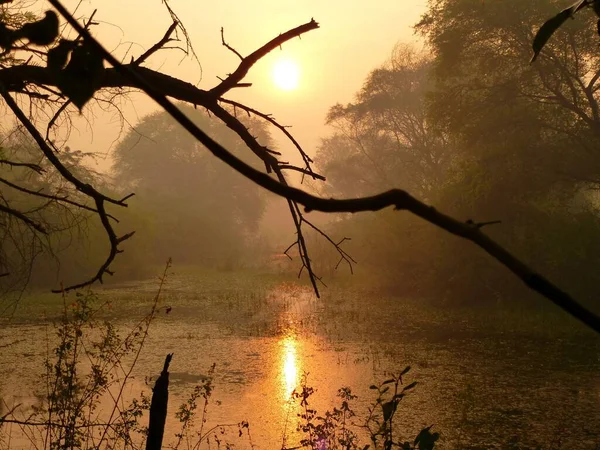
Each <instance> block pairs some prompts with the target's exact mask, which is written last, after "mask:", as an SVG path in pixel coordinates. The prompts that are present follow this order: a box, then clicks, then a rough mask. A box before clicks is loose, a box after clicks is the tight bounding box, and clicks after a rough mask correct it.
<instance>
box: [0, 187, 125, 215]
mask: <svg viewBox="0 0 600 450" xmlns="http://www.w3.org/2000/svg"><path fill="white" fill-rule="evenodd" d="M0 183H4V184H6V185H7V186H9V187H11V188H13V189H16V190H18V191H21V192H23V193H25V194H29V195H33V196H36V197H42V198H46V199H49V200H55V201H57V202H63V203H68V204H69V205H73V206H76V207H77V208H81V209H85V210H87V211H91V212H95V213H97V212H98V211H97V210H95V209H94V208H92V207H90V206H87V205H84V204H83V203H78V202H75V201H73V200H69V199H68V198H67V197H59V196H58V195H51V194H44V193H43V192H40V191H32V190H31V189H27V188H24V187H22V186H19V185H17V184H14V183H12V182H10V181H8V180H5V179H4V178H0ZM107 216H108V217H109V218H111V219H112V220H114V221H115V222H117V223H118V222H119V220H118V219H117V218H116V217H114V216H112V215H110V214H107Z"/></svg>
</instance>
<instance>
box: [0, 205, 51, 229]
mask: <svg viewBox="0 0 600 450" xmlns="http://www.w3.org/2000/svg"><path fill="white" fill-rule="evenodd" d="M0 211H2V212H3V213H6V214H9V215H11V216H13V217H15V218H17V219H19V220H20V221H21V222H24V223H26V224H27V225H29V226H30V227H32V228H33V229H35V230H36V231H39V232H40V233H42V234H48V232H47V231H46V229H45V228H44V227H43V226H42V225H41V224H39V223H38V222H36V221H35V220H33V219H30V218H29V217H27V215H25V214H24V213H22V212H21V211H17V210H16V209H13V208H11V207H9V206H6V205H3V204H2V203H0Z"/></svg>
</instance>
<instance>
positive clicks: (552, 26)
mask: <svg viewBox="0 0 600 450" xmlns="http://www.w3.org/2000/svg"><path fill="white" fill-rule="evenodd" d="M587 5H588V0H579V1H578V2H577V3H574V4H573V5H571V6H570V7H568V8H567V9H563V10H562V11H561V12H559V13H558V14H557V15H555V16H554V17H553V18H551V19H549V20H547V21H546V22H545V23H544V24H543V25H542V26H541V27H540V29H539V30H538V32H537V33H536V35H535V37H534V38H533V44H532V47H533V56H532V58H531V61H530V63H532V62H534V61H535V60H536V58H537V57H538V55H539V54H540V52H541V51H542V49H543V48H544V46H545V45H546V43H547V42H548V39H550V37H552V35H553V34H554V32H555V31H556V30H558V29H559V28H560V27H561V26H562V24H563V23H565V22H566V20H567V19H568V18H570V17H573V14H575V13H576V12H577V11H579V10H580V9H581V8H583V7H584V6H587Z"/></svg>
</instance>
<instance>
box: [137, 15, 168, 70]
mask: <svg viewBox="0 0 600 450" xmlns="http://www.w3.org/2000/svg"><path fill="white" fill-rule="evenodd" d="M178 25H179V23H178V22H177V21H173V23H172V24H171V26H170V27H169V28H168V29H167V32H166V33H165V35H164V36H163V37H162V39H161V40H160V41H158V42H157V43H156V44H154V45H153V46H152V47H150V48H149V49H148V50H146V51H145V52H144V53H142V55H141V56H140V57H139V58H138V59H136V60H135V61H133V62H132V64H133V65H134V66H139V65H141V64H142V63H143V62H144V61H146V60H147V59H148V58H149V57H150V56H152V55H153V54H154V53H156V52H157V51H159V50H160V49H162V48H163V47H164V46H165V45H166V44H168V43H169V42H173V41H174V40H175V39H171V35H172V34H173V32H174V31H175V29H176V28H177V26H178Z"/></svg>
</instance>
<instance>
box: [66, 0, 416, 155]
mask: <svg viewBox="0 0 600 450" xmlns="http://www.w3.org/2000/svg"><path fill="white" fill-rule="evenodd" d="M78 3H79V1H78V0H69V1H67V2H66V3H65V4H66V5H67V6H69V7H70V8H71V10H73V9H74V7H75V6H76V5H77V4H78ZM170 4H171V6H172V7H173V9H174V10H175V11H176V12H177V14H178V15H179V17H180V18H181V19H182V21H183V22H184V24H185V26H186V27H187V29H188V32H189V34H190V37H191V40H192V42H193V44H194V47H195V50H196V53H197V55H198V58H199V60H200V63H201V65H202V71H201V70H200V68H199V67H198V64H197V63H196V62H194V61H192V60H191V59H189V58H188V59H184V60H183V61H182V60H181V58H182V54H181V53H180V52H176V51H163V52H160V53H158V54H157V55H156V56H154V57H153V58H152V59H151V60H149V61H148V65H149V66H150V67H152V68H154V69H160V70H162V71H164V72H166V73H168V74H170V75H172V76H176V77H178V78H182V79H184V80H186V81H189V82H192V83H197V84H198V86H199V87H201V88H206V89H208V88H210V87H212V86H214V84H215V83H217V82H218V79H217V76H225V75H226V74H227V73H229V72H232V71H233V70H234V69H235V68H236V66H237V62H238V59H237V57H236V56H235V55H233V54H232V53H230V52H229V51H228V50H226V49H225V48H224V47H223V46H222V45H221V37H220V28H221V26H223V27H224V28H225V37H226V40H227V41H228V43H229V44H230V45H232V46H233V47H235V48H236V49H237V50H238V51H239V52H240V53H241V54H242V55H246V54H248V53H250V52H252V51H253V50H255V49H256V48H258V47H259V46H261V45H262V44H263V43H265V42H267V41H268V40H270V39H272V38H273V37H275V36H276V35H277V34H279V33H281V32H285V31H287V30H288V29H290V28H293V27H295V26H298V25H300V24H303V23H305V22H308V21H309V20H310V19H311V18H314V19H315V20H316V21H317V22H319V23H320V25H321V28H320V29H318V30H315V31H311V32H310V33H308V34H306V35H304V36H303V37H302V39H295V40H294V41H291V42H289V43H288V44H286V45H284V46H283V48H282V49H281V50H277V51H276V52H274V53H272V54H271V55H269V56H268V57H266V58H264V60H262V61H261V62H260V63H259V64H257V65H256V66H255V67H254V68H253V69H252V70H251V72H250V73H249V75H248V77H247V79H246V81H249V82H252V83H253V87H251V88H248V89H237V90H236V91H235V92H233V93H230V94H229V95H228V96H229V98H233V99H236V100H240V101H243V102H244V103H246V104H248V105H251V106H253V107H254V108H257V109H259V110H261V111H263V112H268V113H272V114H274V116H275V117H276V118H277V119H278V120H279V121H280V122H281V123H283V124H285V125H293V128H292V130H291V131H292V132H293V133H294V135H295V136H296V137H297V139H298V140H299V141H300V143H301V144H302V145H303V146H304V147H305V149H306V150H307V152H308V153H309V154H311V155H313V154H314V152H315V148H316V145H317V144H318V142H319V138H321V137H323V136H325V135H326V134H327V129H326V127H325V126H324V117H325V114H326V113H327V110H328V108H329V107H330V106H332V105H333V104H335V103H336V102H342V103H344V102H348V101H350V100H352V98H353V95H354V93H355V92H356V91H357V90H358V89H359V88H360V87H361V85H362V81H363V80H364V78H365V77H366V76H367V74H368V73H369V72H370V71H371V70H372V69H374V68H375V67H377V66H379V65H380V64H382V63H383V62H384V61H385V60H386V59H387V58H388V57H389V55H390V53H391V50H392V48H393V47H394V45H395V44H396V43H397V42H398V41H402V42H408V41H411V40H413V39H415V38H414V35H413V30H412V28H411V26H412V25H413V24H414V23H415V22H416V21H417V20H418V18H419V16H420V15H421V14H422V13H423V12H424V10H425V6H426V0H380V1H377V0H373V1H371V2H364V1H363V2H356V1H348V0H345V1H342V0H318V1H317V0H304V1H289V0H279V1H274V0H246V1H241V0H238V1H232V0H222V1H220V2H215V3H212V4H213V5H214V6H210V5H211V3H209V2H201V1H198V0H171V2H170ZM95 7H96V8H98V12H97V13H96V16H95V18H96V20H97V21H99V22H100V25H99V26H97V27H95V29H94V31H95V34H96V36H97V37H98V38H99V39H100V41H101V42H103V43H104V44H105V45H106V46H107V47H108V48H109V49H112V50H114V51H115V52H116V54H118V55H121V56H125V54H126V53H127V52H128V53H127V54H128V55H134V56H138V55H139V54H141V53H142V52H143V51H144V50H145V49H146V48H148V47H150V46H151V45H152V44H153V43H155V42H156V41H157V40H158V39H160V37H162V35H163V34H164V32H165V30H166V29H167V27H168V26H169V24H170V19H169V16H168V14H167V12H166V10H165V8H164V6H163V4H162V2H161V1H160V0H119V1H116V0H103V1H101V2H100V1H91V0H87V1H86V0H84V1H82V2H81V5H80V7H79V12H80V13H87V14H89V12H91V11H92V10H93V9H94V8H95ZM281 56H285V57H287V58H289V59H292V60H295V61H297V63H298V65H299V67H300V71H301V75H300V84H299V88H298V89H297V90H294V91H282V90H279V89H277V88H276V87H275V86H274V84H273V81H272V77H271V74H272V70H273V65H274V63H275V61H276V60H277V58H278V57H281ZM127 59H129V56H128V57H127ZM133 100H134V103H135V105H133V104H129V105H127V106H126V107H125V109H124V111H125V113H126V116H127V119H128V120H129V121H130V122H131V123H135V122H136V121H137V120H138V117H141V116H142V115H144V114H146V113H148V112H150V111H153V110H154V109H155V107H154V104H153V103H152V102H151V101H150V100H145V99H142V98H140V97H137V96H136V97H133ZM88 112H89V111H88ZM93 112H94V113H95V114H94V115H95V116H96V119H95V121H94V123H93V125H92V128H91V130H92V131H93V134H92V133H90V128H89V127H88V126H85V127H80V130H79V131H75V132H73V134H72V136H71V140H70V144H71V145H72V146H74V147H75V148H79V149H81V150H86V151H92V150H95V151H101V152H106V151H107V150H108V149H109V147H110V145H111V142H112V141H113V140H114V139H116V137H117V135H118V126H117V122H116V120H115V118H114V117H111V116H110V115H107V114H103V113H100V112H99V111H93ZM277 142H278V145H279V146H280V149H282V150H284V151H285V150H286V144H285V143H284V141H283V140H280V139H278V140H277Z"/></svg>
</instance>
